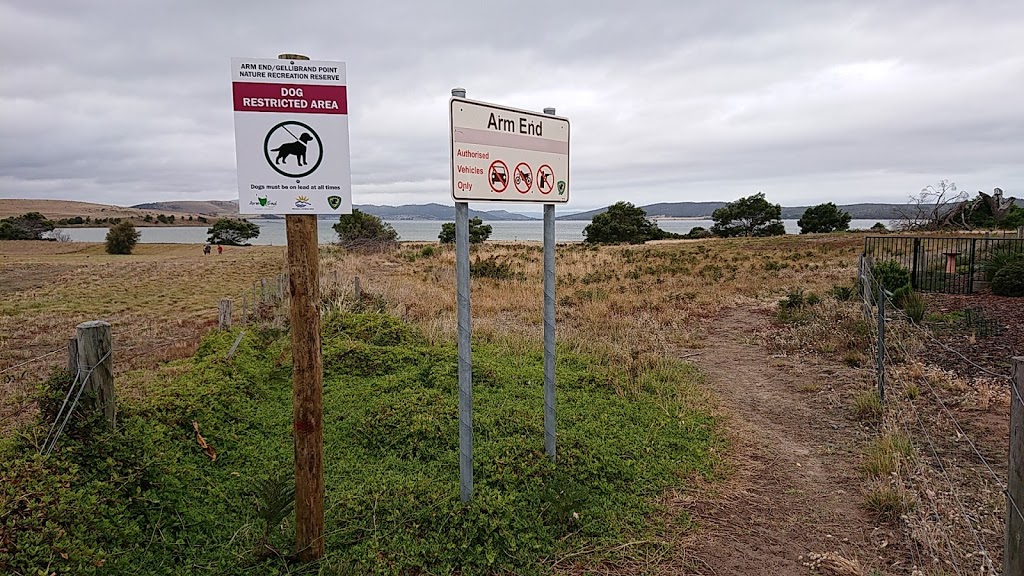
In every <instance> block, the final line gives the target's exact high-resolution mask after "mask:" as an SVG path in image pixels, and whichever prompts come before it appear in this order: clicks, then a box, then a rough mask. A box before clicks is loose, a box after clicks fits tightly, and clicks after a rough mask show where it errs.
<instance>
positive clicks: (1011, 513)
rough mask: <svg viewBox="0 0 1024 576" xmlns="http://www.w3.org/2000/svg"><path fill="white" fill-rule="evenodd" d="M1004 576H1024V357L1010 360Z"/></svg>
mask: <svg viewBox="0 0 1024 576" xmlns="http://www.w3.org/2000/svg"><path fill="white" fill-rule="evenodd" d="M1003 576H1024V356H1018V357H1016V358H1014V359H1013V376H1012V378H1011V379H1010V466H1009V474H1008V478H1007V485H1006V548H1005V549H1004V550H1003Z"/></svg>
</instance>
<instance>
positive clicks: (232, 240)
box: [206, 218, 260, 246]
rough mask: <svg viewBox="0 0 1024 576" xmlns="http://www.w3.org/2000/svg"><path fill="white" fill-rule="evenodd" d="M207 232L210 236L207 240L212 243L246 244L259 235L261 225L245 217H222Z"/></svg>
mask: <svg viewBox="0 0 1024 576" xmlns="http://www.w3.org/2000/svg"><path fill="white" fill-rule="evenodd" d="M206 233H207V234H209V236H210V237H209V238H208V239H207V240H206V241H207V242H209V243H210V244H226V245H228V246H245V245H247V241H248V240H250V239H252V238H257V237H259V235H260V227H259V226H257V225H256V224H253V223H252V222H249V221H248V220H245V219H242V220H232V219H231V218H220V219H219V220H217V221H216V222H214V223H213V227H211V228H207V229H206Z"/></svg>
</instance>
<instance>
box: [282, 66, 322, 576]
mask: <svg viewBox="0 0 1024 576" xmlns="http://www.w3.org/2000/svg"><path fill="white" fill-rule="evenodd" d="M278 58H279V59H281V60H309V58H308V57H306V56H302V55H299V54H281V55H280V56H278ZM285 226H286V234H287V238H288V294H289V296H290V297H291V305H290V307H289V319H290V320H291V332H292V430H293V432H292V434H293V435H294V438H295V551H296V553H297V554H298V556H299V559H300V560H302V561H310V560H315V559H317V558H320V557H322V556H323V555H324V429H323V420H324V418H323V416H324V401H323V378H324V371H323V358H322V357H321V355H320V354H321V353H320V251H319V242H318V239H317V229H316V227H317V223H316V215H315V214H288V215H287V216H285Z"/></svg>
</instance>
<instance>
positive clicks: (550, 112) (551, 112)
mask: <svg viewBox="0 0 1024 576" xmlns="http://www.w3.org/2000/svg"><path fill="white" fill-rule="evenodd" d="M544 113H545V114H547V115H548V116H554V115H555V109H554V108H552V107H550V106H548V107H547V108H545V109H544Z"/></svg>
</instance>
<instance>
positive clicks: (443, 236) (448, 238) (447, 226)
mask: <svg viewBox="0 0 1024 576" xmlns="http://www.w3.org/2000/svg"><path fill="white" fill-rule="evenodd" d="M490 237H491V225H490V224H484V221H483V220H481V219H480V218H470V220H469V243H470V244H479V243H481V242H483V241H484V240H487V239H488V238H490ZM437 239H438V240H440V241H441V244H454V243H455V222H445V223H444V224H441V233H440V234H438V235H437Z"/></svg>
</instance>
